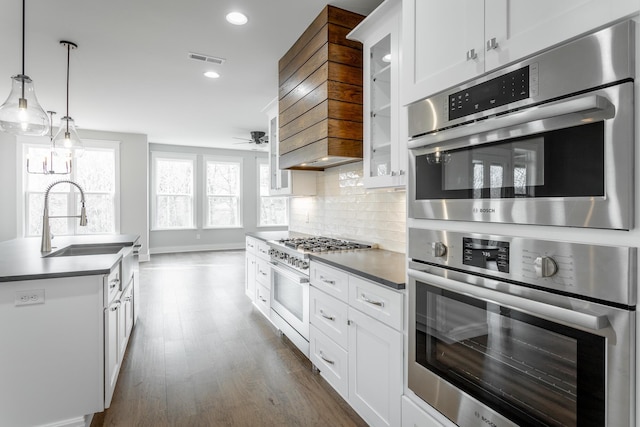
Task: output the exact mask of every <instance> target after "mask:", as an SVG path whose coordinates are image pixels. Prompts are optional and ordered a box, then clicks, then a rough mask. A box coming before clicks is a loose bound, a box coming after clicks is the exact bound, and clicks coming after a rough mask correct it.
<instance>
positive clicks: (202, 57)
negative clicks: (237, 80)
mask: <svg viewBox="0 0 640 427" xmlns="http://www.w3.org/2000/svg"><path fill="white" fill-rule="evenodd" d="M189 58H190V59H193V60H194V61H202V62H211V63H213V64H224V62H225V61H226V59H224V58H218V57H215V56H208V55H203V54H201V53H193V52H189Z"/></svg>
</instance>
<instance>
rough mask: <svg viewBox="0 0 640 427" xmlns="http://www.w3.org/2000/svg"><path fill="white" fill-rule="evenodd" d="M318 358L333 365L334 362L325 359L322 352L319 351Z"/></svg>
mask: <svg viewBox="0 0 640 427" xmlns="http://www.w3.org/2000/svg"><path fill="white" fill-rule="evenodd" d="M320 359H322V360H324V361H325V362H327V363H328V364H330V365H335V364H336V362H335V361H333V360H330V359H327V358H326V357H324V354H322V352H320Z"/></svg>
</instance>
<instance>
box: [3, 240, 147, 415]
mask: <svg viewBox="0 0 640 427" xmlns="http://www.w3.org/2000/svg"><path fill="white" fill-rule="evenodd" d="M137 240H138V236H135V235H113V236H78V237H69V238H56V239H55V240H54V245H55V246H57V247H58V248H57V249H58V250H61V249H64V248H65V247H69V246H72V247H73V248H76V253H77V252H81V250H82V248H86V247H94V248H95V247H96V246H95V245H101V246H103V247H104V246H112V247H113V248H114V251H112V252H115V251H117V252H115V253H109V254H96V255H75V254H74V255H72V256H60V257H50V258H43V257H42V254H41V253H40V241H39V239H16V240H11V241H7V242H1V243H0V378H2V381H0V425H2V426H5V425H6V426H15V427H20V426H50V425H55V426H85V425H87V424H88V423H89V422H90V419H91V416H92V414H93V413H95V412H101V411H103V410H104V408H105V407H108V405H109V403H110V400H111V394H112V392H113V388H114V387H115V380H116V379H117V375H118V372H119V366H120V362H121V360H122V356H124V350H125V349H126V343H127V341H128V336H129V332H130V331H131V327H132V326H133V320H134V317H133V307H134V304H133V299H134V298H135V296H136V294H137V292H136V291H135V287H134V284H135V283H136V281H137V277H135V276H136V274H135V271H137V268H135V265H132V264H131V262H132V260H133V256H132V250H133V246H134V244H135V243H136V242H137ZM118 247H120V248H121V249H118ZM78 248H80V249H78ZM55 251H56V249H55V248H54V252H55ZM123 257H124V259H125V261H124V262H123ZM133 262H135V263H137V261H133Z"/></svg>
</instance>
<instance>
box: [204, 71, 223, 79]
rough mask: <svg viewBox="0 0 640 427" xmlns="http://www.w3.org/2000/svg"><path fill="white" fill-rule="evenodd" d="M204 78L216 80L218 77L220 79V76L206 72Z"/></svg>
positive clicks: (212, 72)
mask: <svg viewBox="0 0 640 427" xmlns="http://www.w3.org/2000/svg"><path fill="white" fill-rule="evenodd" d="M204 76H205V77H209V78H210V79H217V78H218V77H220V74H218V73H216V72H215V71H207V72H206V73H204Z"/></svg>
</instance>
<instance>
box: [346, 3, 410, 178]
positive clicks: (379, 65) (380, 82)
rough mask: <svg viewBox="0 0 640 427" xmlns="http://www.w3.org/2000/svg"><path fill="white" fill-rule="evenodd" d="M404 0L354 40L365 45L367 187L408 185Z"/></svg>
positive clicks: (386, 8)
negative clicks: (403, 97)
mask: <svg viewBox="0 0 640 427" xmlns="http://www.w3.org/2000/svg"><path fill="white" fill-rule="evenodd" d="M401 6H402V5H401V0H386V1H385V2H384V3H382V4H381V5H380V6H379V7H378V8H377V9H376V10H374V11H373V12H372V13H371V14H370V15H369V16H367V18H365V20H364V21H362V22H361V23H360V24H359V25H358V26H357V27H356V28H355V29H354V30H353V31H352V32H351V33H349V35H348V36H347V37H348V38H349V39H352V40H358V41H360V42H362V44H363V58H364V64H363V73H364V76H363V77H364V78H363V85H364V96H363V101H364V108H363V113H364V120H363V125H364V147H363V149H364V186H365V187H368V188H374V187H402V186H404V185H405V184H406V175H405V172H406V170H407V145H406V139H407V138H406V137H404V138H403V137H402V134H403V133H402V131H404V129H405V128H406V125H405V126H402V125H401V123H404V122H403V121H402V119H403V118H404V120H405V121H406V116H404V115H403V114H404V109H401V108H400V74H399V71H400V56H401V53H400V20H401Z"/></svg>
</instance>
